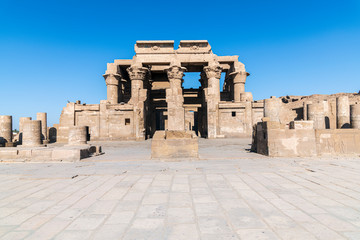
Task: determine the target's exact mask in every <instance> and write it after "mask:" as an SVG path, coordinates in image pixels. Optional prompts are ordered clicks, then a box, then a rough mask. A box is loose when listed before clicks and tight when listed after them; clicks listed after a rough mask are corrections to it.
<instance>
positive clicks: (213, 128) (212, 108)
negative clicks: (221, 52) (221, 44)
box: [204, 61, 222, 138]
mask: <svg viewBox="0 0 360 240" xmlns="http://www.w3.org/2000/svg"><path fill="white" fill-rule="evenodd" d="M204 72H205V74H206V77H207V96H206V103H207V136H208V138H216V136H217V134H218V128H219V126H218V124H219V116H218V115H219V102H220V77H221V72H222V67H221V66H220V64H219V63H218V62H217V61H211V62H209V66H206V67H204Z"/></svg>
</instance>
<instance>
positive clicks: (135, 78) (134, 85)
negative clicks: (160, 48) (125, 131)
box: [127, 64, 149, 140]
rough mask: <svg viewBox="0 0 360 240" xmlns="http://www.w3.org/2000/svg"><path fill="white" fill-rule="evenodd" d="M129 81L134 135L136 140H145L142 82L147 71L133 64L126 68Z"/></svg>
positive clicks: (145, 93)
mask: <svg viewBox="0 0 360 240" xmlns="http://www.w3.org/2000/svg"><path fill="white" fill-rule="evenodd" d="M127 72H128V73H129V77H130V80H131V98H130V101H129V103H130V104H133V106H134V133H135V138H136V139H137V140H144V139H145V132H146V126H145V124H146V119H145V113H144V108H145V101H146V99H147V89H144V81H145V80H146V77H147V75H148V74H149V69H148V68H144V67H142V65H141V64H134V65H132V66H130V67H129V68H127Z"/></svg>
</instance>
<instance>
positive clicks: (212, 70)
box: [204, 65, 223, 79]
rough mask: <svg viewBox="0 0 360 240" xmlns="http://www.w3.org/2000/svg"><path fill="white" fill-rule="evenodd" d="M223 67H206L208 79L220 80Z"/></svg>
mask: <svg viewBox="0 0 360 240" xmlns="http://www.w3.org/2000/svg"><path fill="white" fill-rule="evenodd" d="M222 69H223V68H222V67H221V66H220V65H212V66H206V67H204V72H205V74H206V77H207V78H208V79H209V78H217V79H220V77H221V72H222Z"/></svg>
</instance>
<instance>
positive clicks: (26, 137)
mask: <svg viewBox="0 0 360 240" xmlns="http://www.w3.org/2000/svg"><path fill="white" fill-rule="evenodd" d="M22 145H23V146H27V147H36V146H41V145H42V143H41V121H40V120H26V121H25V122H24V128H23V141H22Z"/></svg>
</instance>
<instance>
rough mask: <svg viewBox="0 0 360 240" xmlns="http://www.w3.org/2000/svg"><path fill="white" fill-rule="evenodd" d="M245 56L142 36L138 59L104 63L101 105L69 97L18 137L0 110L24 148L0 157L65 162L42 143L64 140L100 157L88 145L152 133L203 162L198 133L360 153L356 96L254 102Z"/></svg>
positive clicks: (2, 134)
mask: <svg viewBox="0 0 360 240" xmlns="http://www.w3.org/2000/svg"><path fill="white" fill-rule="evenodd" d="M238 58H239V57H238V56H217V55H215V54H214V53H213V52H212V49H211V47H210V44H209V43H208V42H207V41H204V40H192V41H180V45H179V47H178V48H177V49H174V41H137V42H136V44H135V56H134V57H133V58H132V59H116V60H114V62H113V63H108V64H107V69H106V71H105V74H104V75H103V77H104V79H105V84H106V86H107V99H106V100H101V101H100V103H99V104H85V103H81V102H80V101H76V102H69V103H68V104H67V105H66V106H65V107H64V108H63V110H62V113H61V116H60V122H59V124H55V125H54V126H53V127H50V128H48V127H47V114H46V113H37V119H36V120H32V119H31V118H30V117H22V118H20V121H19V123H20V124H19V130H20V132H19V134H17V135H16V136H13V133H12V116H0V146H3V147H13V146H16V145H19V146H21V148H20V149H21V150H17V149H15V150H1V151H0V157H4V156H5V157H9V156H10V158H11V157H13V158H22V157H23V156H32V158H35V159H39V158H40V159H46V158H51V159H61V158H62V157H61V156H60V155H61V154H60V152H61V149H60V150H59V151H57V150H56V148H52V147H51V148H47V149H45V150H44V149H43V147H44V146H46V145H47V144H48V143H54V142H58V143H63V144H65V146H64V147H65V148H66V147H67V148H66V149H65V150H64V149H63V150H64V151H68V152H69V151H72V152H71V153H70V159H77V160H79V159H81V158H82V156H88V155H91V154H92V153H94V152H95V153H97V154H100V153H101V147H100V146H95V149H94V148H91V146H89V145H88V144H87V141H114V140H137V141H140V140H146V139H153V140H152V147H151V148H152V157H154V158H174V157H185V158H197V157H198V138H208V139H216V138H230V137H231V138H243V137H244V138H250V137H252V139H253V142H252V150H253V151H255V152H257V153H260V154H264V155H268V156H301V157H302V156H322V155H327V154H360V94H359V93H337V94H333V95H311V96H284V97H279V98H277V97H274V96H273V97H270V98H269V99H264V100H258V101H254V100H253V97H252V93H251V92H246V91H245V82H246V79H247V77H248V76H249V73H247V72H246V70H245V66H244V64H243V63H241V62H240V61H239V59H238ZM187 73H198V76H199V82H200V87H199V88H190V89H186V88H184V86H183V82H184V76H185V75H186V74H187ZM220 79H223V85H222V86H221V85H220V82H221V81H220ZM50 145H51V144H50ZM26 148H27V149H26ZM32 148H36V151H34V150H33V149H32ZM69 148H70V149H69ZM37 151H38V152H39V153H36V152H37ZM44 152H47V155H46V154H45V155H44V156H43V157H39V156H41V155H43V154H44ZM75 155H76V156H75ZM59 156H60V157H59Z"/></svg>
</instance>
